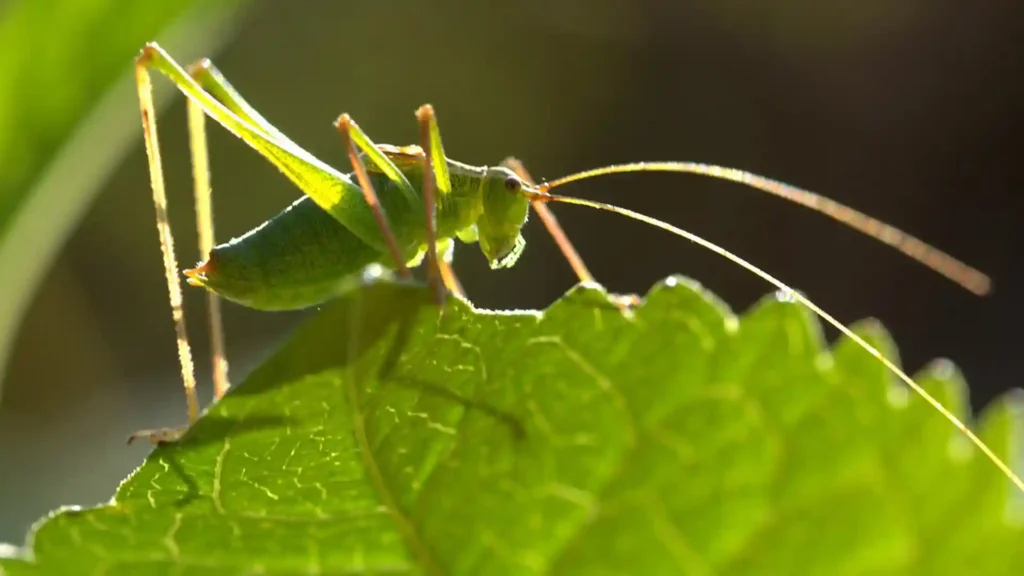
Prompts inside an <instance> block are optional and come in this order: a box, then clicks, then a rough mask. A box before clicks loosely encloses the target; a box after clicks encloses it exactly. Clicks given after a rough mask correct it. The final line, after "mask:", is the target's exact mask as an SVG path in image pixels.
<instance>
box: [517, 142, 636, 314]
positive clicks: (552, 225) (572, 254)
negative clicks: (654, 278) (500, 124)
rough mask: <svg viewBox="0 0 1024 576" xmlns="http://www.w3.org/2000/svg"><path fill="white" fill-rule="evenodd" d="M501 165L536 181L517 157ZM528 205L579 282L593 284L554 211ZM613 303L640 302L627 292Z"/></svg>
mask: <svg viewBox="0 0 1024 576" xmlns="http://www.w3.org/2000/svg"><path fill="white" fill-rule="evenodd" d="M501 165H502V166H504V167H505V168H508V169H509V170H511V171H513V172H515V174H516V176H519V177H520V178H522V179H523V181H524V182H526V183H527V184H531V185H535V184H536V182H535V181H534V180H533V177H532V176H530V172H529V171H527V170H526V166H525V165H523V163H522V162H521V161H520V160H519V159H518V158H513V157H511V156H509V157H508V158H505V159H504V160H502V161H501ZM530 207H531V208H533V210H534V212H536V213H537V216H539V217H540V219H541V221H542V222H543V223H544V227H545V228H546V229H547V231H548V234H550V235H551V238H552V239H554V241H555V244H557V245H558V249H559V250H561V252H562V255H563V256H565V259H566V260H567V261H568V262H569V266H571V267H572V270H573V272H575V273H576V277H577V278H579V280H580V282H582V283H585V284H595V283H596V280H595V279H594V275H593V274H591V273H590V270H589V269H588V268H587V265H586V264H585V263H584V262H583V258H582V257H581V256H580V254H579V252H577V251H576V248H575V247H574V246H573V245H572V241H570V240H569V236H568V235H566V233H565V230H564V229H562V225H561V224H559V223H558V218H556V217H555V213H554V212H552V211H551V208H548V205H547V204H545V203H544V202H541V201H539V200H534V201H532V202H530ZM614 300H615V304H616V305H617V306H618V307H619V308H620V309H621V310H623V311H625V310H628V309H629V308H630V307H632V306H636V305H638V304H640V297H639V296H637V295H635V294H629V295H625V296H619V295H616V296H614Z"/></svg>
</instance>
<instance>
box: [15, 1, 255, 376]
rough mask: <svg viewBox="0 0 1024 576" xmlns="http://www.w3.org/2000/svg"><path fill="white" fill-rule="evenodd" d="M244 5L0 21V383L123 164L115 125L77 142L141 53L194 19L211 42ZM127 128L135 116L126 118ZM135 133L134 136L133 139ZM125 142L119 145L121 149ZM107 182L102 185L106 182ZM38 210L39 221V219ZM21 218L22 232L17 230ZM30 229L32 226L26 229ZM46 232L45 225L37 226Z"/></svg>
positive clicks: (117, 9) (165, 4)
mask: <svg viewBox="0 0 1024 576" xmlns="http://www.w3.org/2000/svg"><path fill="white" fill-rule="evenodd" d="M239 3H240V0H216V1H213V2H204V3H202V7H201V9H200V10H198V11H196V10H194V8H195V5H196V4H200V3H199V2H193V1H184V2H183V1H172V0H158V1H153V2H133V1H128V0H88V1H82V0H14V1H11V2H7V3H6V4H5V5H4V7H3V8H4V10H3V12H2V15H0V267H2V270H3V277H4V286H3V288H0V382H2V375H3V372H4V369H5V363H6V362H5V358H6V353H7V348H8V340H9V338H10V336H11V334H12V333H13V332H14V331H15V330H17V327H18V326H19V324H20V320H21V316H22V313H23V310H24V307H25V306H26V304H27V302H28V295H29V293H31V292H32V291H33V290H34V289H35V288H36V286H35V283H36V281H37V279H38V278H39V277H40V276H41V274H42V273H43V272H44V271H45V270H46V269H47V268H48V266H49V264H50V261H51V259H52V258H53V256H54V253H55V251H56V249H57V248H58V247H59V246H60V244H61V243H62V242H63V240H64V239H65V238H66V237H67V236H68V234H69V233H70V231H71V229H73V227H74V226H76V225H77V224H78V218H79V217H80V215H81V213H82V211H83V210H84V209H85V208H86V207H87V206H88V205H89V203H90V201H91V200H92V197H93V195H94V194H95V193H96V192H97V191H98V190H99V185H100V183H101V179H92V178H89V176H90V175H91V174H93V173H96V172H102V170H101V169H97V167H99V166H105V165H109V164H113V163H115V162H116V161H117V160H119V159H120V156H121V154H123V150H124V146H123V145H119V144H120V143H121V142H124V139H123V138H122V139H118V138H116V137H115V136H113V135H114V134H117V133H118V131H117V129H116V126H118V125H123V124H122V123H118V122H117V120H116V119H112V118H108V119H107V120H108V121H109V122H110V125H105V126H101V127H100V128H99V129H98V130H93V131H91V132H89V133H88V135H87V136H86V137H85V138H83V139H80V140H75V141H73V139H72V137H73V135H75V134H76V131H80V130H81V129H82V128H83V124H84V121H85V119H86V118H87V117H88V116H89V115H90V114H91V113H95V111H96V108H97V104H98V103H99V102H100V101H101V100H102V99H103V98H104V97H106V96H108V94H109V93H110V92H111V90H112V88H113V87H114V85H115V83H116V82H117V81H118V80H123V79H125V78H126V77H128V76H130V75H131V73H132V68H131V61H132V58H133V57H134V55H135V54H136V53H137V52H138V50H139V48H140V47H141V46H142V44H143V43H145V42H146V41H148V40H151V39H152V38H153V37H154V36H155V35H157V34H159V33H161V32H163V31H164V30H165V29H167V28H168V27H169V26H170V25H172V24H174V23H176V22H178V21H180V20H181V19H183V18H185V17H187V16H191V17H192V18H191V20H192V22H191V24H192V30H191V33H190V34H189V41H190V42H194V43H196V44H209V43H210V40H211V39H209V38H203V37H202V31H203V28H202V27H201V25H200V22H201V21H202V19H203V18H207V17H214V18H219V17H222V16H223V15H224V14H226V13H227V11H228V10H230V9H231V8H233V7H234V6H235V5H237V4H239ZM122 118H126V116H122ZM133 133H134V132H133ZM119 140H120V142H119ZM59 153H64V154H65V157H64V158H63V160H64V162H65V163H66V165H69V164H70V165H75V166H76V168H72V169H71V171H72V172H74V173H73V174H71V175H70V177H68V178H64V179H62V180H61V181H60V182H59V183H58V184H56V189H53V190H43V182H42V181H43V180H45V178H46V176H47V174H46V172H47V170H48V169H50V170H52V169H53V163H54V161H55V158H56V157H57V156H58V154H59ZM97 180H100V181H97ZM30 201H34V202H35V203H36V206H35V207H34V210H35V212H34V213H33V214H31V215H27V214H26V213H27V212H29V211H30V208H29V204H30ZM19 218H21V219H22V222H21V224H22V225H21V226H20V227H16V226H15V223H16V222H18V219H19ZM29 220H31V221H32V223H27V222H28V221H29ZM38 223H42V224H43V225H38Z"/></svg>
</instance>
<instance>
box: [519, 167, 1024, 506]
mask: <svg viewBox="0 0 1024 576" xmlns="http://www.w3.org/2000/svg"><path fill="white" fill-rule="evenodd" d="M591 172H592V173H597V174H600V173H603V172H601V171H600V170H597V171H591ZM583 177H585V176H579V175H576V177H569V178H568V179H566V178H563V179H561V180H556V181H555V183H552V184H548V185H547V189H550V188H553V187H554V186H555V185H558V184H559V183H564V182H569V181H571V180H579V179H580V178H583ZM544 188H545V187H544V186H541V187H540V189H541V190H540V191H539V192H534V191H530V190H525V189H524V191H523V193H524V194H525V195H526V197H527V198H528V199H530V200H535V201H541V202H563V203H566V204H577V205H580V206H589V207H590V208H596V209H598V210H604V211H606V212H614V213H615V214H621V215H622V216H626V217H628V218H633V219H634V220H638V221H640V222H644V223H646V224H650V225H652V226H655V227H657V228H661V229H662V230H665V231H666V232H671V233H672V234H675V235H677V236H681V237H683V238H686V239H687V240H690V241H691V242H694V243H696V244H698V245H700V246H702V247H704V248H707V249H708V250H710V251H712V252H714V253H716V254H718V255H720V256H723V257H725V258H727V259H729V260H732V261H733V262H735V263H737V264H739V265H740V266H742V267H744V268H746V269H747V270H749V271H751V272H753V273H754V274H756V275H758V276H760V277H761V278H762V279H764V280H765V281H767V282H768V283H769V284H772V285H773V286H775V287H776V288H778V289H779V290H781V291H782V292H784V293H786V294H787V295H790V296H792V297H793V299H794V300H796V301H798V302H800V303H801V304H803V305H804V306H807V307H808V308H809V309H810V310H811V311H812V312H814V313H815V314H817V315H818V316H820V317H821V318H822V319H824V320H825V321H826V322H828V323H829V324H831V325H832V326H834V327H835V328H836V329H837V330H839V331H840V332H842V333H843V334H844V335H846V336H847V337H848V338H850V339H851V340H853V341H854V342H856V343H857V344H859V345H860V346H861V347H862V348H863V349H864V350H866V351H867V352H868V353H869V354H871V355H872V356H874V357H875V358H877V359H878V361H880V362H881V363H882V364H883V365H884V366H885V367H886V368H888V369H889V370H891V371H892V372H893V373H894V374H896V376H898V377H899V379H900V380H902V381H903V382H904V383H906V385H907V386H909V387H910V388H911V389H912V390H913V391H914V392H917V393H918V394H919V395H920V396H921V397H922V398H924V399H925V401H927V402H928V403H929V404H931V405H932V406H933V407H934V408H935V409H936V410H938V411H939V413H940V414H942V415H943V416H944V417H945V418H946V419H947V420H949V421H950V422H951V423H952V424H953V426H955V427H956V428H957V429H958V430H960V432H962V433H963V434H964V435H965V436H967V438H968V439H969V440H970V441H971V442H972V443H973V444H974V445H975V446H977V447H978V449H979V450H981V451H982V453H983V454H985V456H987V457H988V459H989V460H991V461H992V463H994V464H995V465H996V467H997V468H999V470H1000V471H1001V472H1003V474H1005V475H1006V476H1007V477H1008V478H1009V479H1010V481H1011V482H1013V483H1014V484H1015V485H1016V486H1017V488H1018V489H1020V491H1021V492H1024V481H1022V480H1021V478H1020V477H1019V476H1018V475H1017V474H1016V473H1015V472H1014V471H1013V470H1012V469H1010V467H1009V466H1008V465H1007V464H1006V463H1005V462H1003V461H1002V460H1001V459H1000V458H999V456H996V454H995V452H993V451H992V449H991V448H989V447H988V446H987V445H986V444H985V443H984V442H982V441H981V438H979V437H978V436H977V435H976V434H974V432H972V431H971V430H970V429H969V428H968V427H967V426H966V425H965V424H964V423H963V422H961V421H960V419H959V418H957V417H956V416H955V415H954V414H953V413H952V412H950V411H949V410H947V409H946V407H945V406H943V405H942V404H940V403H939V401H938V400H936V399H935V398H934V397H933V396H932V395H931V394H929V393H928V392H927V391H926V390H925V389H924V388H922V387H921V385H920V384H918V383H917V382H914V380H913V379H912V378H911V377H910V376H908V375H907V374H906V373H904V372H903V370H900V368H899V367H897V366H896V365H895V364H894V363H893V362H892V361H890V360H889V359H888V358H886V357H885V356H883V355H882V353H881V352H879V351H878V350H877V349H876V348H875V347H874V346H872V345H870V344H868V343H867V341H865V340H864V339H863V338H861V337H860V336H858V335H857V334H855V333H854V332H853V331H852V330H850V329H849V328H847V327H846V326H844V325H843V324H842V323H841V322H839V321H838V320H836V319H835V318H833V317H832V316H831V315H830V314H828V313H827V312H825V311H824V310H822V309H821V308H820V307H819V306H818V305H817V304H815V303H814V302H811V301H810V300H808V299H807V297H805V296H804V295H802V294H800V293H799V292H797V291H796V290H793V289H792V288H790V287H789V286H787V285H785V284H783V283H782V281H780V280H778V279H776V278H775V277H774V276H772V275H771V274H768V273H767V272H765V271H764V270H761V269H760V268H758V267H757V266H754V265H753V264H751V263H750V262H747V261H746V260H744V259H743V258H740V257H739V256H737V255H735V254H733V253H732V252H729V251H728V250H726V249H725V248H722V247H721V246H718V245H717V244H714V243H712V242H710V241H708V240H705V239H703V238H701V237H700V236H697V235H696V234H693V233H692V232H687V231H686V230H683V229H681V228H677V227H675V226H673V225H671V224H669V223H667V222H662V221H661V220H658V219H657V218H652V217H650V216H646V215H644V214H640V213H639V212H633V211H632V210H627V209H625V208H620V207H618V206H613V205H611V204H605V203H603V202H594V201H592V200H585V199H583V198H575V197H572V196H559V195H556V194H548V193H547V191H546V190H544Z"/></svg>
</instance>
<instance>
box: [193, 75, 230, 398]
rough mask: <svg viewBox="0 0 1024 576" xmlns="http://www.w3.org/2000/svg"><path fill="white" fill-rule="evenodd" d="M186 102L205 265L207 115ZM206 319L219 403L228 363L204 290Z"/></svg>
mask: <svg viewBox="0 0 1024 576" xmlns="http://www.w3.org/2000/svg"><path fill="white" fill-rule="evenodd" d="M202 65H203V64H202V62H200V63H199V64H196V65H194V66H190V67H189V72H191V73H192V75H193V77H195V76H196V75H201V70H202ZM186 100H187V106H188V131H189V148H190V149H191V150H192V178H193V181H194V182H193V184H194V190H195V202H196V228H197V230H198V234H199V261H200V262H205V261H206V260H209V258H210V252H211V251H212V250H213V242H214V228H213V202H212V199H211V196H212V191H211V187H210V155H209V149H208V146H207V141H206V113H205V112H203V109H202V108H201V107H199V105H197V104H196V103H195V102H193V101H192V100H190V99H186ZM206 308H207V315H208V319H209V331H210V353H211V362H212V367H211V368H212V370H213V397H214V400H220V399H221V398H223V397H224V395H225V394H227V392H228V388H229V387H230V386H231V383H230V381H229V380H228V362H227V357H226V356H225V353H224V322H223V320H222V315H221V310H220V296H218V295H217V293H216V292H214V291H213V290H207V291H206Z"/></svg>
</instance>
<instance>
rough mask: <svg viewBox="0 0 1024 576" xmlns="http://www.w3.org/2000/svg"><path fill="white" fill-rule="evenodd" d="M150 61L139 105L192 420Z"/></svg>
mask: <svg viewBox="0 0 1024 576" xmlns="http://www.w3.org/2000/svg"><path fill="white" fill-rule="evenodd" d="M146 66H147V61H146V60H145V59H144V58H141V57H140V58H139V59H138V60H136V62H135V83H136V87H137V89H138V93H139V108H140V111H141V113H142V131H143V136H144V138H145V141H146V156H147V159H148V161H149V176H150V185H151V187H152V189H153V205H154V207H155V209H156V227H157V231H158V232H159V235H160V248H161V252H162V253H163V263H164V276H165V277H166V279H167V292H168V296H169V299H170V304H171V317H172V319H173V320H174V329H175V335H176V337H177V342H178V360H179V362H180V364H181V379H182V382H184V385H185V399H186V402H187V404H188V420H189V424H191V423H193V422H195V421H196V419H197V418H199V399H198V397H197V396H196V377H195V366H194V363H193V361H192V349H191V347H190V346H189V343H188V332H187V330H186V327H185V315H184V313H183V311H182V294H181V282H180V280H179V279H178V260H177V258H176V257H175V254H174V237H173V236H172V234H171V227H170V222H169V220H168V217H167V192H166V189H165V186H164V172H163V162H162V161H161V158H160V143H159V139H158V137H157V129H156V110H155V107H154V105H153V85H152V82H151V81H150V77H149V71H148V70H147V69H146ZM182 432H183V429H160V430H143V431H139V432H136V433H135V434H132V435H131V436H130V437H129V438H128V443H129V444H130V443H131V442H133V441H134V440H135V439H137V438H149V439H150V441H151V442H154V443H156V442H162V441H172V440H175V439H177V438H178V437H180V435H181V433H182Z"/></svg>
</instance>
